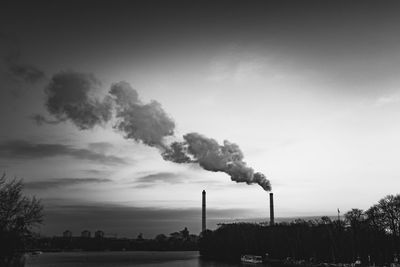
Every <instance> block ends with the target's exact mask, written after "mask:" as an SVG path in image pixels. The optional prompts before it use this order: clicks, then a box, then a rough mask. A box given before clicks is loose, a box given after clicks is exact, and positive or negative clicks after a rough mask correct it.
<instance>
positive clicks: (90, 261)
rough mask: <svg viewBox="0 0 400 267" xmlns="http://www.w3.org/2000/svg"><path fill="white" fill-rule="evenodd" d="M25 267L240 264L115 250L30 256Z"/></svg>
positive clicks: (173, 253)
mask: <svg viewBox="0 0 400 267" xmlns="http://www.w3.org/2000/svg"><path fill="white" fill-rule="evenodd" d="M25 266H26V267H74V266H89V267H95V266H103V267H107V266H114V267H128V266H146V267H152V266H155V267H166V266H177V267H216V266H221V267H231V266H244V265H241V264H240V263H237V264H234V263H233V264H231V263H221V262H215V261H206V260H202V259H200V257H199V252H198V251H162V252H160V251H120V252H119V251H118V252H111V251H110V252H56V253H43V254H41V255H38V256H29V257H28V258H27V261H26V265H25Z"/></svg>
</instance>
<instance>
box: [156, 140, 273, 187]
mask: <svg viewBox="0 0 400 267" xmlns="http://www.w3.org/2000/svg"><path fill="white" fill-rule="evenodd" d="M183 138H184V141H183V142H174V143H172V144H171V146H170V148H169V149H167V150H166V151H165V152H163V154H162V156H163V158H164V159H165V160H169V161H173V162H177V163H184V162H186V163H198V164H199V165H200V166H201V167H203V168H204V169H205V170H208V171H213V172H225V173H227V174H228V175H229V176H230V177H231V179H232V181H235V182H245V183H247V184H253V183H257V184H259V185H260V186H261V187H262V188H263V189H264V190H266V191H270V190H271V184H270V182H269V181H268V180H267V179H266V177H265V176H264V175H263V174H262V173H259V172H256V173H255V172H254V170H253V169H252V168H250V167H248V166H247V165H246V163H245V162H244V161H243V153H242V151H241V150H240V148H239V146H238V145H237V144H234V143H231V142H229V141H227V140H225V141H224V143H223V145H219V144H218V142H217V141H216V140H214V139H212V138H207V137H205V136H202V135H200V134H198V133H189V134H186V135H184V136H183Z"/></svg>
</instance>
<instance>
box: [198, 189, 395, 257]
mask: <svg viewBox="0 0 400 267" xmlns="http://www.w3.org/2000/svg"><path fill="white" fill-rule="evenodd" d="M399 222H400V195H397V196H392V195H389V196H386V197H385V198H383V199H381V200H380V201H379V202H378V204H377V205H374V206H373V207H371V208H370V209H369V210H367V211H366V212H364V211H362V210H359V209H352V210H351V211H349V212H347V213H346V214H345V220H340V221H339V220H336V221H332V220H331V219H330V218H329V217H322V218H321V219H319V220H311V221H304V220H301V219H298V220H295V221H293V222H291V223H279V224H275V225H274V226H262V225H259V224H249V223H237V224H224V225H221V226H220V227H219V228H218V229H217V230H215V231H210V230H207V231H205V232H203V233H202V236H201V238H200V240H199V249H200V254H201V255H202V256H203V257H206V258H212V259H223V260H234V261H237V260H239V259H240V256H241V255H243V254H255V255H265V254H266V253H268V255H269V257H270V258H272V259H277V260H283V259H287V258H288V257H290V258H291V259H295V260H305V261H310V262H330V263H339V262H341V263H350V262H354V261H355V260H356V259H357V258H360V259H361V261H362V262H364V263H366V264H368V263H369V264H373V263H375V264H387V263H388V262H391V261H393V255H394V254H398V252H399V249H400V243H399V227H400V224H399Z"/></svg>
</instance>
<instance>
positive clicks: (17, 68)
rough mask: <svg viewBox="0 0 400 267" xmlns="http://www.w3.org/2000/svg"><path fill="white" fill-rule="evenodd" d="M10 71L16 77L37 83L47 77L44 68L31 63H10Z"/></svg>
mask: <svg viewBox="0 0 400 267" xmlns="http://www.w3.org/2000/svg"><path fill="white" fill-rule="evenodd" d="M8 71H9V73H10V74H12V75H13V76H14V77H16V78H18V79H20V80H22V81H24V82H27V83H36V82H39V81H41V80H43V79H44V78H45V74H44V72H43V71H42V70H40V69H38V68H37V67H35V66H33V65H29V64H17V63H14V64H10V65H9V67H8Z"/></svg>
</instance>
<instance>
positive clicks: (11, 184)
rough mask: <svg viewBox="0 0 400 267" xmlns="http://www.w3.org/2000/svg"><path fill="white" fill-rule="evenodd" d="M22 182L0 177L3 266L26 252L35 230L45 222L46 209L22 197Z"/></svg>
mask: <svg viewBox="0 0 400 267" xmlns="http://www.w3.org/2000/svg"><path fill="white" fill-rule="evenodd" d="M22 189H23V183H22V181H21V180H18V179H13V180H8V179H7V178H6V175H5V174H3V175H2V177H1V178H0V266H10V265H11V264H12V262H13V261H14V262H15V260H16V258H17V256H18V255H17V252H18V251H21V250H23V249H24V247H25V244H26V240H27V238H28V237H29V236H30V235H31V234H32V232H31V231H32V228H33V227H34V226H36V225H38V224H40V223H41V222H42V217H43V206H42V204H41V203H40V201H39V200H37V199H36V198H35V197H32V198H29V197H26V196H24V195H23V194H22Z"/></svg>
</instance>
